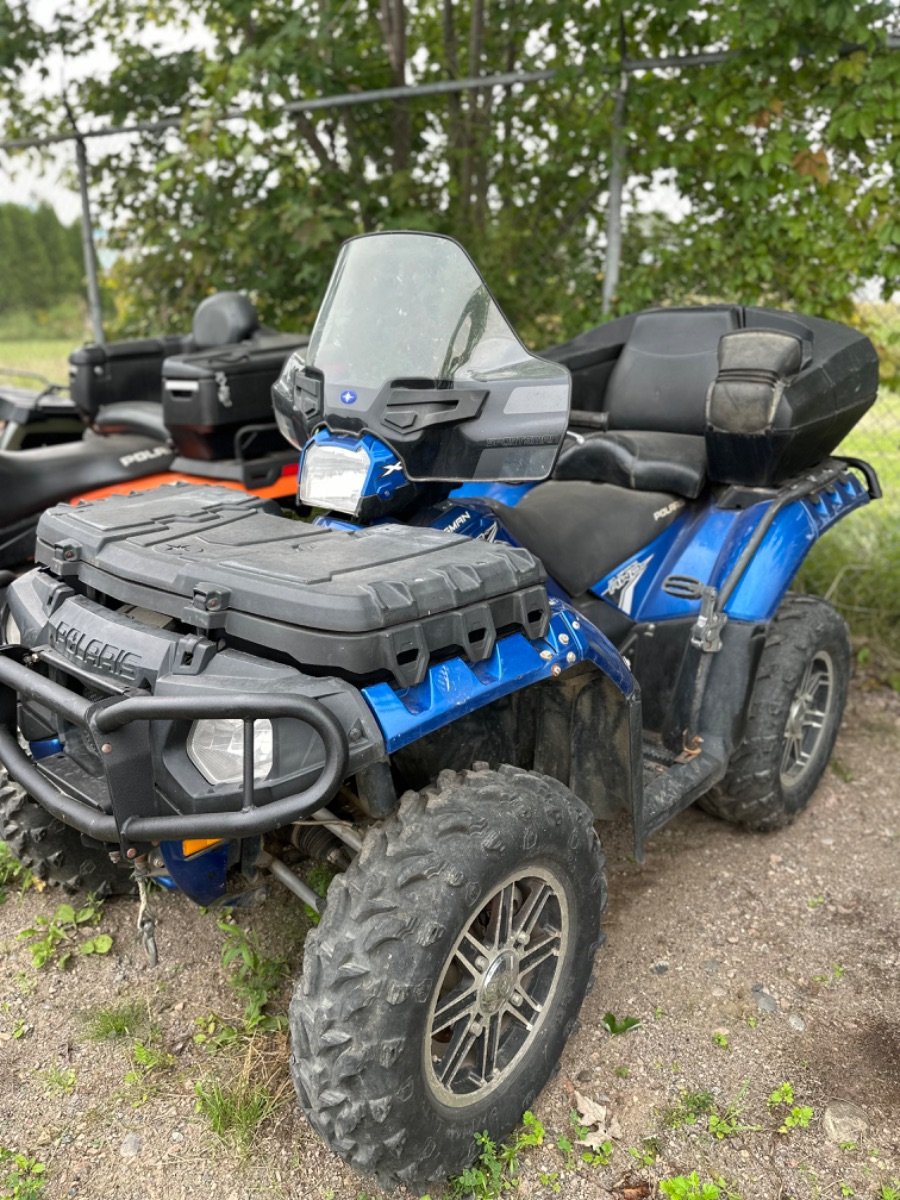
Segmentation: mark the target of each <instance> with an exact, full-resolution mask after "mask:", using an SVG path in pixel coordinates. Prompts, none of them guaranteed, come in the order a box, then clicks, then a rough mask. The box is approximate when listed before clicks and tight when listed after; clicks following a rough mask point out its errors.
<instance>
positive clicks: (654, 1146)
mask: <svg viewBox="0 0 900 1200" xmlns="http://www.w3.org/2000/svg"><path fill="white" fill-rule="evenodd" d="M628 1153H629V1155H630V1156H631V1157H632V1158H633V1159H634V1161H635V1162H636V1163H637V1164H638V1165H639V1166H641V1167H652V1166H653V1164H654V1163H655V1162H656V1159H657V1157H658V1155H659V1143H658V1142H657V1140H656V1138H654V1137H647V1138H644V1139H643V1141H642V1142H641V1145H640V1146H629V1147H628Z"/></svg>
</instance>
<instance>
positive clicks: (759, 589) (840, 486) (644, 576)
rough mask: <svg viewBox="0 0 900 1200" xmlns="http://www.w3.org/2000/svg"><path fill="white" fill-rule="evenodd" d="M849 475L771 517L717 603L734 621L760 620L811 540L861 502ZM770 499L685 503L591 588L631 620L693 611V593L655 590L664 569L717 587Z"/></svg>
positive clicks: (862, 495) (861, 490) (861, 491)
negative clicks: (729, 504) (736, 504)
mask: <svg viewBox="0 0 900 1200" xmlns="http://www.w3.org/2000/svg"><path fill="white" fill-rule="evenodd" d="M868 500H869V496H868V492H867V491H866V488H865V487H864V485H863V484H862V483H860V481H859V480H858V479H857V478H856V476H855V475H848V476H847V478H846V479H844V480H842V481H841V482H839V483H836V484H834V485H833V486H832V487H831V488H829V490H828V491H823V492H822V493H821V494H820V495H819V496H818V498H817V499H815V500H814V499H812V498H805V499H803V500H797V501H795V502H794V503H793V504H790V505H788V506H787V507H786V508H784V509H783V510H782V511H781V512H780V513H779V514H778V516H777V517H776V518H775V520H774V522H773V523H772V527H771V528H770V529H769V531H768V533H767V534H766V536H765V538H764V539H763V541H762V544H761V545H760V547H759V549H758V550H757V552H756V554H755V555H754V557H753V560H752V562H751V563H750V565H749V566H748V568H747V570H746V571H745V573H744V575H743V577H742V578H741V581H740V582H739V583H738V585H737V587H736V588H735V590H734V592H733V593H732V594H731V596H730V598H729V600H728V603H727V604H726V605H725V612H726V613H727V614H728V616H730V617H732V618H734V619H735V620H739V621H768V620H770V619H771V617H772V616H773V615H774V613H775V610H776V609H777V607H778V605H779V604H780V602H781V599H782V597H783V596H784V593H785V592H786V591H787V589H788V587H789V586H790V584H791V580H792V579H793V578H794V575H795V574H796V573H797V570H798V568H799V567H800V564H801V563H802V562H803V559H804V558H805V557H806V554H807V553H808V551H809V549H810V547H811V546H812V544H813V543H814V542H815V541H816V540H817V539H818V538H819V537H820V536H821V535H822V533H823V532H824V531H825V530H826V529H828V528H829V526H831V525H833V524H834V523H835V522H836V521H838V520H840V519H841V517H845V516H846V515H847V514H848V513H850V512H853V511H854V510H855V509H857V508H859V507H860V506H861V505H863V504H866V503H868ZM770 503H771V501H763V502H760V503H759V504H754V505H752V507H750V508H747V509H720V508H716V506H715V505H714V504H712V503H709V504H705V505H701V506H699V507H692V508H690V509H687V510H686V511H685V512H684V514H683V515H682V516H681V517H680V518H679V519H678V520H677V521H675V522H674V523H673V524H672V525H670V526H669V528H668V529H667V530H665V531H664V532H663V533H662V534H660V535H659V537H657V538H655V539H654V541H652V542H649V543H648V544H647V545H646V546H643V547H641V549H640V550H638V551H636V552H635V553H634V554H633V555H632V556H631V557H630V558H628V559H626V560H625V561H624V562H623V563H621V564H620V565H619V566H617V567H616V568H615V569H614V570H613V571H610V572H609V574H608V575H605V576H604V577H603V578H602V579H601V580H600V581H599V582H598V583H596V584H595V585H594V586H593V587H592V588H591V591H592V592H593V593H594V594H595V595H597V596H600V597H601V598H602V599H603V600H605V601H606V602H607V603H610V604H614V605H615V606H616V607H617V608H621V609H622V611H623V612H626V613H628V615H629V616H630V617H632V618H633V619H634V620H636V621H668V620H674V619H676V618H678V617H689V616H696V615H697V613H698V612H699V610H700V602H699V600H685V599H683V598H681V597H678V596H671V595H669V594H668V592H665V591H663V587H662V585H663V583H664V582H665V580H666V579H668V578H669V576H670V575H682V576H686V577H687V578H690V579H695V580H697V582H698V583H701V584H704V585H707V584H711V585H713V586H715V587H721V585H722V584H723V583H724V581H725V579H726V578H727V577H728V573H729V571H730V570H731V569H732V567H733V566H734V565H735V563H736V562H737V560H738V558H739V556H740V554H741V552H742V551H743V549H744V547H745V546H746V545H747V542H748V541H749V540H750V538H751V537H752V535H753V532H754V530H755V529H756V527H757V525H758V524H759V522H760V520H761V519H762V517H763V515H764V514H765V512H766V510H767V509H768V507H769V504H770Z"/></svg>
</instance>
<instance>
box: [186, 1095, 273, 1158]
mask: <svg viewBox="0 0 900 1200" xmlns="http://www.w3.org/2000/svg"><path fill="white" fill-rule="evenodd" d="M194 1093H195V1095H196V1097H197V1100H196V1103H195V1105H194V1107H195V1109H196V1111H197V1112H199V1113H202V1114H203V1116H205V1117H206V1119H207V1120H208V1121H209V1124H210V1127H211V1128H212V1131H213V1133H215V1134H216V1135H217V1136H218V1137H220V1138H222V1140H223V1141H225V1142H230V1143H231V1144H232V1145H234V1146H235V1147H236V1148H237V1149H238V1150H240V1151H242V1152H244V1153H246V1151H247V1150H249V1148H250V1145H251V1143H252V1141H253V1138H254V1136H255V1134H256V1130H257V1128H258V1127H259V1125H260V1124H261V1123H262V1122H263V1121H264V1120H265V1119H266V1118H267V1117H269V1116H271V1114H272V1112H273V1111H274V1109H275V1103H276V1102H275V1097H274V1096H273V1095H272V1093H271V1092H270V1091H269V1090H268V1088H265V1087H263V1085H262V1084H260V1083H251V1082H250V1081H248V1080H245V1079H238V1080H236V1081H235V1082H233V1083H223V1082H222V1081H221V1080H219V1079H201V1080H199V1081H198V1082H197V1083H196V1084H194Z"/></svg>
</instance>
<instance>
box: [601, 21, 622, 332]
mask: <svg viewBox="0 0 900 1200" xmlns="http://www.w3.org/2000/svg"><path fill="white" fill-rule="evenodd" d="M619 36H620V44H621V52H622V53H621V58H622V71H621V73H620V75H619V86H618V88H617V89H616V95H615V101H614V103H613V115H612V137H611V140H610V163H609V198H608V199H607V201H606V265H605V268H604V271H603V299H602V302H601V305H600V312H601V313H602V314H603V316H604V317H605V316H608V314H609V311H610V309H611V308H612V302H613V298H614V297H615V294H616V290H617V289H618V286H619V267H620V265H621V262H622V192H623V191H624V188H625V98H626V95H627V93H628V71H627V69H626V64H625V24H624V22H622V24H621V25H620V35H619Z"/></svg>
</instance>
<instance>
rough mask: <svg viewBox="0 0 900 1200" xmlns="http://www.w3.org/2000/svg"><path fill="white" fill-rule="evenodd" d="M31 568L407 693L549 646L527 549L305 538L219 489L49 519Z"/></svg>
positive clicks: (385, 528)
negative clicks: (449, 671)
mask: <svg viewBox="0 0 900 1200" xmlns="http://www.w3.org/2000/svg"><path fill="white" fill-rule="evenodd" d="M35 559H36V561H37V562H39V563H41V564H42V565H44V566H47V567H49V568H50V569H51V570H52V572H53V574H54V575H56V576H59V577H61V578H62V579H63V580H65V581H66V582H68V583H71V584H73V585H74V586H75V587H77V588H78V589H79V590H84V589H86V588H96V589H97V590H99V591H100V592H103V593H104V594H105V595H106V596H108V597H110V598H112V599H114V600H119V601H121V602H122V603H123V604H136V605H139V606H140V607H142V608H144V609H148V610H150V611H152V612H157V613H163V614H166V615H167V616H169V617H172V618H174V619H176V620H177V621H180V622H182V623H183V625H185V626H188V627H190V628H192V629H194V630H197V631H199V632H201V633H204V634H207V635H208V637H209V638H210V639H211V640H213V641H215V640H216V639H217V638H218V637H221V636H222V634H224V635H225V636H226V637H227V638H229V639H234V640H236V641H237V648H238V649H241V648H246V649H249V650H252V649H253V648H254V647H257V646H265V647H266V648H267V652H270V653H271V652H273V651H274V652H275V653H277V654H282V655H286V656H287V657H289V658H291V659H293V660H294V661H295V662H297V663H298V664H300V665H301V666H302V667H303V669H304V670H306V671H308V672H311V673H322V674H329V675H335V674H342V675H346V676H350V677H352V678H353V679H354V680H355V681H357V682H364V681H367V680H374V679H379V678H381V679H384V678H385V677H389V678H393V679H394V680H395V681H396V682H397V683H399V684H400V685H402V686H411V685H413V684H416V683H419V682H420V681H421V680H422V679H423V678H424V676H425V673H426V671H427V670H428V667H429V665H430V663H431V662H432V661H434V660H435V659H436V658H441V657H447V656H451V655H458V654H461V655H463V656H464V657H466V658H467V659H468V660H469V661H470V662H481V661H483V660H484V659H486V658H488V657H489V656H490V655H491V653H492V651H493V649H494V644H495V642H496V639H497V637H498V636H501V635H502V634H505V633H510V632H521V633H524V634H525V635H526V636H527V637H529V638H536V637H543V636H544V634H546V632H547V627H548V623H549V602H548V599H547V591H546V588H545V586H544V578H545V576H544V570H543V568H542V567H541V565H540V563H539V562H538V561H537V559H535V558H534V557H533V556H532V555H531V554H530V553H529V552H528V551H527V550H523V549H521V548H519V547H516V546H507V545H505V544H501V543H488V542H481V541H475V540H473V539H471V538H465V537H457V536H455V535H453V534H447V533H444V532H442V531H440V530H434V529H419V528H411V527H407V526H402V527H399V526H391V525H382V526H373V527H371V528H368V529H361V530H357V531H355V532H348V531H346V530H337V529H330V528H324V527H320V526H316V525H308V524H305V523H304V522H299V521H291V520H288V519H287V518H285V517H282V516H276V515H274V514H272V513H271V512H270V511H268V506H267V504H266V503H265V502H264V501H262V500H259V499H257V498H255V497H251V496H241V495H238V494H236V493H235V492H233V491H229V490H226V489H224V488H217V487H212V486H194V485H187V484H170V485H167V486H164V487H160V488H156V489H155V490H154V491H152V492H142V493H139V494H137V495H134V496H128V497H121V496H116V497H114V498H112V499H110V500H97V501H92V502H90V503H86V504H80V505H77V506H76V507H71V506H68V505H65V506H61V507H59V508H53V509H50V510H49V511H48V512H46V513H45V514H44V515H43V516H42V517H41V520H40V524H39V525H38V532H37V550H36V553H35Z"/></svg>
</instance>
